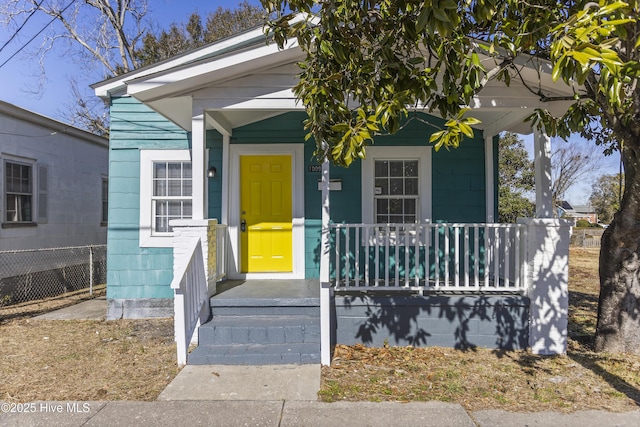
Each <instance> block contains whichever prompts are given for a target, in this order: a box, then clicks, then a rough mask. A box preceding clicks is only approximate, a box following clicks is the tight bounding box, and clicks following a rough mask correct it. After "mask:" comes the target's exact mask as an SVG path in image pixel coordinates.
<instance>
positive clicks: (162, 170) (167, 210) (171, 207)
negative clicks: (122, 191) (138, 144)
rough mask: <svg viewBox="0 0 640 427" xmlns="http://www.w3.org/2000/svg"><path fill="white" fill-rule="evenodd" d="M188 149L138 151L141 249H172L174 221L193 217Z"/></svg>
mask: <svg viewBox="0 0 640 427" xmlns="http://www.w3.org/2000/svg"><path fill="white" fill-rule="evenodd" d="M192 205H193V197H192V176H191V157H190V155H189V150H141V151H140V246H142V247H171V246H172V235H173V233H172V232H173V230H172V228H171V226H170V225H169V222H170V221H171V220H173V219H190V218H192Z"/></svg>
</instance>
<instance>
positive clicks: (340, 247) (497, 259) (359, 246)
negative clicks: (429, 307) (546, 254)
mask: <svg viewBox="0 0 640 427" xmlns="http://www.w3.org/2000/svg"><path fill="white" fill-rule="evenodd" d="M330 229H331V233H332V242H333V244H332V246H333V248H332V249H333V250H334V254H333V256H332V257H331V260H332V262H333V265H332V268H331V271H332V272H333V277H332V279H333V280H332V282H333V285H334V286H335V288H336V289H337V290H356V289H357V290H362V291H366V290H382V291H389V290H395V289H398V290H400V289H404V290H412V291H422V292H424V291H436V290H437V291H458V292H460V291H461V292H464V291H468V292H524V291H525V290H526V283H527V281H526V278H525V273H526V268H525V263H526V259H527V258H526V247H527V245H526V238H527V233H526V226H525V225H523V224H493V223H488V224H484V223H483V224H459V223H428V224H377V225H376V224H331V225H330ZM370 272H374V274H373V275H371V274H370Z"/></svg>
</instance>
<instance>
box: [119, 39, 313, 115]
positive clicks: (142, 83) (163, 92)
mask: <svg viewBox="0 0 640 427" xmlns="http://www.w3.org/2000/svg"><path fill="white" fill-rule="evenodd" d="M302 56H303V52H302V49H300V48H299V47H298V44H297V42H295V41H292V42H291V43H290V44H289V45H288V47H287V48H286V49H284V50H280V49H278V46H277V45H275V43H272V44H269V45H266V46H262V47H259V48H253V49H248V50H244V51H241V52H238V53H233V54H229V55H225V56H224V57H223V58H219V59H213V60H211V61H203V62H201V63H198V64H194V65H193V66H188V67H182V68H181V69H179V70H175V71H169V72H167V73H161V74H160V75H154V76H149V77H148V78H141V79H136V80H135V81H131V82H129V83H128V84H127V93H128V94H129V95H132V96H134V97H135V98H137V99H139V100H141V101H143V102H147V101H152V100H155V99H158V98H162V97H167V96H175V95H180V94H183V93H185V92H186V91H190V90H197V89H198V88H200V87H204V86H207V85H211V84H215V83H216V82H219V81H224V80H227V79H230V78H233V77H236V76H238V75H242V74H244V73H250V72H253V71H255V70H256V69H258V68H267V67H271V66H274V65H277V64H278V63H286V62H290V61H292V60H295V59H302Z"/></svg>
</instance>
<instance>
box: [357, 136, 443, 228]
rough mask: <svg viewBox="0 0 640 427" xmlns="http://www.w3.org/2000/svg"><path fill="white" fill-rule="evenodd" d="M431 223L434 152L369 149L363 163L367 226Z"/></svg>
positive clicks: (364, 203) (417, 148)
mask: <svg viewBox="0 0 640 427" xmlns="http://www.w3.org/2000/svg"><path fill="white" fill-rule="evenodd" d="M430 220H431V148H430V147H426V146H417V147H407V146H393V147H379V146H378V147H367V157H366V159H365V160H364V161H363V162H362V222H363V223H364V224H388V223H423V222H426V221H430Z"/></svg>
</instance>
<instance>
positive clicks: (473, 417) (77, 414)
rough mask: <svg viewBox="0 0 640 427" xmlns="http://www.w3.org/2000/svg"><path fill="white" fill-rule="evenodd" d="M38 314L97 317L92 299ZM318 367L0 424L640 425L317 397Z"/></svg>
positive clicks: (226, 370) (62, 408)
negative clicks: (55, 310) (320, 400)
mask: <svg viewBox="0 0 640 427" xmlns="http://www.w3.org/2000/svg"><path fill="white" fill-rule="evenodd" d="M74 307H75V308H76V309H75V310H74V309H73V308H72V307H68V308H65V309H62V310H59V311H58V312H54V313H55V314H54V313H49V314H47V315H44V316H39V318H41V319H93V320H99V319H104V314H105V313H106V301H105V300H104V299H103V300H93V301H86V302H83V303H81V304H78V305H76V306H74ZM319 389H320V366H318V365H278V366H222V365H215V366H211V365H210V366H186V367H185V368H183V369H182V371H181V372H180V373H179V374H178V375H177V376H176V378H175V379H174V380H173V381H172V382H171V383H170V384H169V385H168V386H167V388H166V389H165V390H164V391H163V392H162V393H161V394H160V396H159V397H158V401H155V402H30V403H26V404H23V405H16V404H10V403H6V402H0V425H2V426H21V427H22V426H131V425H136V426H158V425H162V426H192V425H208V426H225V427H233V426H274V427H287V426H332V427H333V426H342V425H344V426H348V427H359V426H405V425H411V426H416V427H417V426H425V427H430V426H434V427H435V426H438V427H440V426H442V427H447V426H464V427H466V426H469V427H472V426H480V427H485V426H486V427H489V426H491V427H503V426H504V427H507V426H509V427H513V426H567V427H574V426H575V427H585V426H600V425H602V426H608V427H609V426H620V427H625V426H629V427H631V426H634V427H636V426H640V410H636V411H632V412H626V413H610V412H606V411H580V412H574V413H570V414H562V413H558V412H531V413H511V412H506V411H498V410H487V411H469V412H468V411H466V410H465V409H464V408H463V407H462V406H461V405H459V404H454V403H443V402H411V403H399V402H380V403H373V402H336V403H322V402H318V401H317V398H316V395H317V392H318V390H319Z"/></svg>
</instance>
